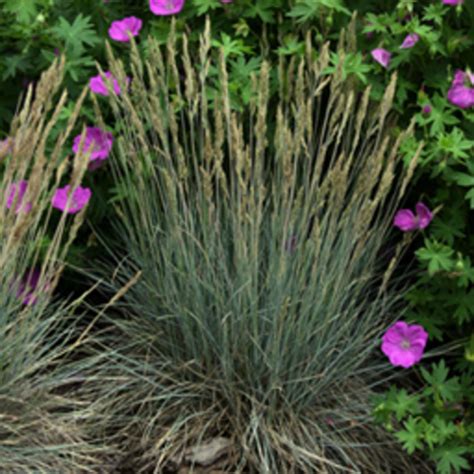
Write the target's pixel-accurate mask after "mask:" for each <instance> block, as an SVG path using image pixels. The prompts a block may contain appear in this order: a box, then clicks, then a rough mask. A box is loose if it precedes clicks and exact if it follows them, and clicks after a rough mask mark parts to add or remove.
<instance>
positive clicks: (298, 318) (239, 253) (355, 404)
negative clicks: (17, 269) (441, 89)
mask: <svg viewBox="0 0 474 474" xmlns="http://www.w3.org/2000/svg"><path fill="white" fill-rule="evenodd" d="M346 38H347V39H345V37H344V35H343V36H342V38H341V41H340V44H339V48H340V53H339V54H340V55H343V51H344V50H346V51H347V50H350V49H351V48H352V47H353V46H354V45H353V41H352V39H351V38H352V35H351V34H350V33H348V34H347V35H346ZM215 52H216V51H215V50H211V40H210V26H209V24H207V27H206V31H205V33H204V34H203V36H202V38H201V43H200V50H199V55H196V56H195V57H191V55H190V53H189V51H188V43H187V38H186V36H183V37H182V38H180V39H179V40H177V39H176V38H175V36H174V35H171V37H170V39H169V42H168V44H167V45H166V46H164V47H161V46H159V45H158V44H157V43H156V42H155V41H154V40H153V39H149V40H148V43H147V57H146V59H142V58H141V57H140V55H139V53H138V50H137V47H136V45H135V43H134V41H133V38H132V39H131V62H130V69H131V71H126V70H125V69H126V67H125V66H124V64H123V63H122V62H120V61H118V60H116V59H115V58H114V57H113V53H112V51H111V49H110V48H109V56H110V64H109V65H108V68H109V69H110V71H111V72H112V74H113V76H114V77H116V78H117V79H118V81H119V84H121V85H123V84H126V77H127V72H131V73H132V74H131V75H132V76H133V80H132V82H131V87H130V90H127V89H126V88H125V87H122V90H123V92H122V94H121V95H120V96H113V97H112V95H111V96H110V97H109V99H110V102H109V104H110V106H111V110H112V111H113V114H114V117H115V120H116V124H117V127H118V128H119V129H120V132H119V133H117V137H116V146H117V147H116V149H115V157H114V159H113V160H111V163H112V169H111V172H112V173H113V175H114V178H115V179H116V181H117V185H118V186H119V188H120V190H123V194H122V198H121V199H119V200H117V201H116V202H115V205H116V208H117V214H118V215H119V216H120V218H119V220H118V222H117V223H116V231H117V235H118V236H119V237H120V238H121V242H122V246H121V247H120V248H112V247H110V248H109V250H110V252H111V253H112V255H113V256H114V257H115V259H116V261H117V263H119V265H118V266H117V268H116V269H115V271H114V275H113V279H112V280H110V282H109V284H110V290H112V291H116V290H118V289H119V288H121V287H123V285H124V284H126V283H127V282H130V281H132V280H133V283H134V284H133V285H130V287H129V289H128V291H127V293H126V294H125V295H124V296H123V300H122V302H121V305H120V306H119V307H118V308H117V311H116V312H115V313H114V314H110V321H111V323H113V325H114V326H115V332H114V333H113V334H112V333H110V334H109V335H108V337H109V338H110V340H109V344H110V345H111V347H113V349H114V355H113V358H112V360H111V363H110V366H109V368H108V371H109V372H108V376H109V377H111V378H112V374H113V373H116V374H117V381H118V383H117V385H116V386H115V388H114V389H113V391H112V389H111V388H110V387H104V390H111V392H110V393H111V394H110V403H111V406H110V408H109V410H110V412H109V413H108V418H109V419H110V420H111V421H113V422H114V424H113V425H112V426H110V427H109V428H110V431H111V433H112V434H113V436H114V437H115V439H116V440H117V442H122V443H123V446H124V448H123V451H124V453H127V454H124V457H125V456H130V457H131V458H133V459H135V461H133V463H132V464H131V466H133V469H134V472H156V473H158V472H167V471H166V470H167V469H170V470H171V472H177V470H178V469H180V468H182V466H185V465H187V466H188V468H190V469H194V468H196V469H197V468H198V467H200V466H201V467H202V466H204V465H205V464H206V460H203V459H201V458H199V456H198V454H196V453H197V452H199V449H201V451H206V449H207V451H210V448H209V445H208V443H211V445H212V443H213V442H214V443H217V441H216V440H219V443H220V444H219V446H220V447H221V448H222V450H223V452H221V454H223V459H224V460H223V461H222V463H223V464H221V468H223V469H227V470H229V472H259V473H277V472H288V473H291V472H319V473H324V472H327V473H332V472H363V473H381V472H395V471H397V472H398V471H400V472H406V473H414V472H416V473H420V472H425V471H424V467H423V466H422V465H421V464H417V462H416V461H414V459H413V458H412V457H410V458H409V457H408V456H407V455H405V454H404V453H403V452H402V451H401V449H400V448H398V447H397V445H396V443H394V440H393V439H392V438H391V437H390V435H389V434H387V433H386V432H385V430H384V429H383V428H381V427H377V426H376V425H374V424H373V423H372V421H371V404H370V397H371V396H372V394H373V392H374V390H375V388H376V387H377V385H379V384H381V383H383V381H384V379H386V377H387V373H388V369H389V365H388V364H387V363H386V362H385V361H384V360H383V359H382V357H381V354H380V348H379V346H380V337H381V335H382V333H383V331H384V330H385V329H386V327H387V325H388V324H389V323H391V322H393V321H394V320H395V319H397V318H398V317H400V315H401V314H402V313H401V311H402V305H401V304H400V303H401V301H400V300H401V296H400V293H399V292H397V291H396V288H394V287H393V285H392V284H390V281H391V278H390V277H391V274H392V272H393V269H394V268H395V264H396V262H397V260H398V258H399V255H400V249H401V248H402V247H399V248H398V247H397V248H394V249H392V250H393V252H392V255H387V252H386V251H385V250H384V249H383V248H382V244H383V243H384V241H385V242H386V240H385V239H386V237H387V233H388V232H389V231H390V228H391V227H392V221H393V216H394V214H395V212H396V210H397V209H398V205H399V203H400V198H401V196H402V195H403V193H404V191H405V189H406V186H407V183H408V181H409V180H410V177H411V175H412V173H413V171H414V167H415V165H416V161H417V159H418V153H419V151H420V150H418V153H417V154H416V156H414V157H413V160H412V162H411V165H410V166H409V167H404V166H403V164H402V162H401V160H400V159H399V154H398V149H399V146H400V144H401V143H402V142H403V141H404V140H405V139H406V138H407V137H408V136H409V135H410V134H411V129H408V130H407V131H406V132H402V133H401V134H400V135H399V136H398V138H393V136H392V135H391V134H390V124H391V123H392V117H391V115H390V107H391V104H392V99H393V96H394V93H395V90H396V77H395V76H392V79H391V81H390V84H389V86H388V87H387V90H386V91H385V95H384V98H383V100H382V102H381V103H380V104H379V105H375V104H373V103H371V101H370V99H369V97H370V88H368V89H366V90H364V91H357V90H356V88H355V85H354V83H353V81H352V80H346V79H344V78H343V74H342V70H341V69H337V70H336V72H335V73H334V74H333V75H328V74H326V68H327V67H328V65H329V47H328V45H324V46H323V47H322V48H321V49H320V50H319V51H316V50H315V49H313V47H312V45H311V37H310V36H308V38H307V42H306V54H305V57H304V58H303V59H301V61H299V60H297V59H295V58H293V59H291V60H289V61H287V60H286V59H285V58H283V57H282V58H281V59H280V62H279V64H277V65H271V64H270V63H269V62H263V64H262V66H261V69H260V71H259V73H258V74H257V75H255V76H251V77H249V81H251V82H252V84H253V88H252V92H251V94H250V95H249V98H248V104H247V106H246V107H244V108H243V109H242V108H239V107H237V105H236V104H235V103H234V101H233V99H232V91H231V90H229V87H228V72H227V64H226V60H225V58H224V55H223V53H221V54H217V55H216V54H214V53H215ZM342 63H343V61H342V60H341V61H340V63H339V64H342ZM127 68H128V66H127ZM93 99H94V98H93ZM96 109H97V112H99V109H98V104H97V102H96ZM99 125H100V126H103V123H99ZM119 135H120V136H119ZM109 272H111V269H110V268H109ZM118 310H119V311H118ZM222 440H225V442H223V441H222ZM206 446H207V448H206V449H204V447H206ZM213 446H214V445H213ZM199 447H201V448H199ZM193 453H194V454H193ZM137 459H139V461H136V460H137ZM213 461H216V459H207V462H208V463H211V462H213ZM124 463H125V461H124ZM224 465H225V466H226V467H222V466H224ZM392 469H395V471H392ZM196 472H200V471H196Z"/></svg>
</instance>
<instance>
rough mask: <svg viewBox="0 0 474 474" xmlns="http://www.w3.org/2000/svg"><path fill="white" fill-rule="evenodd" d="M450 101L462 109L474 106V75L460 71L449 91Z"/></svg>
mask: <svg viewBox="0 0 474 474" xmlns="http://www.w3.org/2000/svg"><path fill="white" fill-rule="evenodd" d="M448 100H449V102H451V104H453V105H456V106H457V107H460V108H461V109H469V108H470V107H473V106H474V74H473V73H471V72H464V71H461V70H460V69H458V70H457V71H456V72H455V73H454V79H453V82H452V83H451V87H450V89H449V91H448Z"/></svg>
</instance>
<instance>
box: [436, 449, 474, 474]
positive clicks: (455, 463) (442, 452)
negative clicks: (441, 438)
mask: <svg viewBox="0 0 474 474" xmlns="http://www.w3.org/2000/svg"><path fill="white" fill-rule="evenodd" d="M467 452H469V449H468V448H466V447H464V446H450V447H442V448H439V449H437V450H435V451H434V452H433V453H432V454H431V458H432V459H433V460H434V461H435V462H436V471H437V472H438V473H439V474H452V473H453V472H455V473H460V472H461V469H469V462H468V460H467V459H466V458H465V457H463V454H466V453H467Z"/></svg>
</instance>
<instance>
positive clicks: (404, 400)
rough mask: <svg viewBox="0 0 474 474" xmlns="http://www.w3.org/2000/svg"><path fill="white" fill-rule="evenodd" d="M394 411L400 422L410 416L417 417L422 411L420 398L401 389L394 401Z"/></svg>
mask: <svg viewBox="0 0 474 474" xmlns="http://www.w3.org/2000/svg"><path fill="white" fill-rule="evenodd" d="M393 410H394V411H395V417H396V418H397V420H398V421H401V420H402V419H403V418H405V417H406V416H407V415H409V414H411V415H415V414H417V413H419V412H420V410H421V406H420V403H419V397H418V396H416V395H409V394H408V392H407V391H406V390H405V389H400V390H398V392H397V395H396V397H395V400H394V401H393Z"/></svg>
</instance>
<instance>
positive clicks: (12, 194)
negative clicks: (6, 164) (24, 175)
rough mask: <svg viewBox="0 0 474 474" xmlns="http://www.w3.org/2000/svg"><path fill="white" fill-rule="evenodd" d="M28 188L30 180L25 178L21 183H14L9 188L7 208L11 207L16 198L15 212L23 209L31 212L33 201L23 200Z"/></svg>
mask: <svg viewBox="0 0 474 474" xmlns="http://www.w3.org/2000/svg"><path fill="white" fill-rule="evenodd" d="M27 188H28V181H25V180H21V181H20V182H19V183H12V184H11V185H10V187H9V188H8V198H7V208H8V209H10V208H11V207H12V206H13V202H14V201H15V200H16V209H15V214H18V213H19V212H20V211H22V210H23V211H24V212H30V210H31V202H28V203H25V202H23V201H24V197H25V194H26V190H27Z"/></svg>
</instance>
